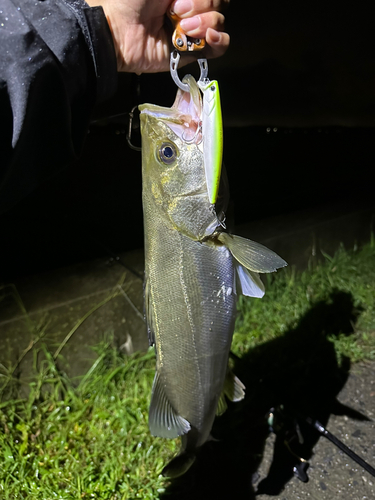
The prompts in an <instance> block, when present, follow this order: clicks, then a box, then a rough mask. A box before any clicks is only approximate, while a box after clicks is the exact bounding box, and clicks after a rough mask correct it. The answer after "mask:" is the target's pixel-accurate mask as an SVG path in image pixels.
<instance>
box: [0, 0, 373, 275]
mask: <svg viewBox="0 0 375 500" xmlns="http://www.w3.org/2000/svg"><path fill="white" fill-rule="evenodd" d="M374 14H375V8H374V3H373V2H355V3H354V2H353V1H351V2H349V3H348V2H346V3H342V2H340V3H339V2H338V1H336V0H334V1H328V2H327V1H326V2H323V1H314V2H296V1H288V2H286V1H275V0H270V1H262V2H251V1H249V0H247V1H235V0H233V1H232V3H231V5H230V7H229V9H228V10H227V12H226V18H227V30H228V32H229V33H230V35H231V47H230V49H229V51H228V53H227V54H226V55H225V56H224V57H222V58H220V59H218V60H215V61H210V62H209V77H210V78H211V79H217V80H218V81H219V84H220V89H221V96H222V108H223V118H224V125H225V131H224V141H225V143H224V160H225V164H226V167H227V170H228V176H229V180H230V184H231V193H232V198H233V200H234V206H235V218H236V222H237V223H244V222H247V221H251V220H260V219H262V218H265V217H270V216H272V215H276V214H278V215H279V214H282V213H290V212H294V211H298V210H301V209H303V208H305V207H314V206H319V205H321V204H324V203H329V202H335V201H343V200H348V202H349V201H350V203H354V204H355V202H356V200H358V202H360V200H362V199H363V198H369V199H371V198H372V197H373V188H372V184H371V182H370V179H371V178H372V170H373V168H374V165H375V162H374V160H375V154H374V142H375V141H374V139H375V128H374V127H375V112H374V111H375V43H374V42H375V34H374V19H375V16H374ZM197 69H198V66H197V65H196V64H194V65H190V66H189V67H187V68H182V69H181V70H180V77H181V78H182V76H183V74H184V73H185V72H193V74H194V73H197ZM138 88H139V89H140V94H138V93H137V89H138ZM175 92H176V87H175V85H174V83H173V82H172V80H171V78H170V76H169V74H167V73H166V74H159V75H142V76H140V77H136V76H135V75H121V77H120V79H119V89H118V92H117V94H116V96H115V97H114V98H113V99H112V100H111V101H110V102H107V103H105V104H104V105H102V106H101V107H100V108H98V109H97V110H96V113H95V117H94V119H95V120H96V121H95V123H93V124H92V126H91V128H90V133H89V135H88V137H87V140H86V145H85V148H84V151H83V153H82V156H81V158H80V160H79V161H77V162H76V163H75V164H74V165H70V166H68V167H67V168H66V170H65V171H63V172H61V173H60V174H59V175H58V176H57V177H55V178H53V179H50V180H48V181H47V182H45V183H44V184H43V185H41V186H40V188H39V189H38V190H37V191H35V192H34V193H32V194H31V195H30V196H28V197H27V198H26V199H24V200H23V201H22V202H20V203H19V204H18V205H17V206H15V207H14V208H13V209H12V210H10V211H8V212H7V213H5V214H2V215H1V216H0V234H1V242H2V244H1V249H0V282H1V281H2V280H8V279H13V278H15V277H17V276H20V275H25V274H31V273H36V272H41V271H45V270H48V269H53V268H56V267H61V266H64V265H67V264H70V263H74V262H78V261H84V260H88V259H91V258H94V257H98V256H103V254H104V253H105V252H104V251H103V248H102V246H101V245H103V244H104V245H105V246H108V247H109V248H111V249H112V250H113V251H115V252H121V251H125V250H129V249H133V248H140V247H142V243H143V232H142V231H143V228H142V206H141V158H140V153H138V152H135V151H132V150H131V149H130V148H129V147H128V146H127V144H126V140H125V132H126V128H127V117H126V116H125V117H120V118H113V119H108V118H107V117H108V116H111V115H115V114H118V113H125V112H128V111H130V109H131V107H132V106H134V105H135V104H139V103H142V102H153V103H155V104H160V105H166V106H170V105H171V104H172V103H173V100H174V97H175ZM97 120H99V121H97ZM137 139H138V138H137V137H135V138H134V141H135V142H136V141H137Z"/></svg>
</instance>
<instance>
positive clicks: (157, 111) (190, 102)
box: [139, 75, 203, 144]
mask: <svg viewBox="0 0 375 500" xmlns="http://www.w3.org/2000/svg"><path fill="white" fill-rule="evenodd" d="M182 81H183V83H186V84H187V85H189V89H190V91H189V92H185V91H184V90H182V89H178V91H177V95H176V99H175V101H174V103H173V105H172V107H171V108H165V107H163V106H156V105H154V104H142V105H141V106H139V110H140V112H141V114H147V115H150V116H153V117H154V118H158V119H161V120H163V122H164V123H165V124H166V125H168V127H169V128H170V129H171V130H172V131H173V132H174V133H175V134H176V135H177V136H178V137H179V138H180V139H181V140H182V141H184V142H186V143H188V144H200V143H201V142H202V107H203V106H202V97H201V93H200V90H199V87H198V85H197V82H196V81H195V79H194V77H193V76H192V75H186V76H185V77H184V78H183V80H182Z"/></svg>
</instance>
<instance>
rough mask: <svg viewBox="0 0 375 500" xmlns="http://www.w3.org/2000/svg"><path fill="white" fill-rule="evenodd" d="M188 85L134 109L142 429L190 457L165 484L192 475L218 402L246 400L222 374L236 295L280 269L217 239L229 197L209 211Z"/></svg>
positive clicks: (259, 250)
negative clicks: (145, 414) (145, 380)
mask: <svg viewBox="0 0 375 500" xmlns="http://www.w3.org/2000/svg"><path fill="white" fill-rule="evenodd" d="M186 81H187V82H188V84H189V86H190V93H184V92H181V91H179V92H178V94H177V97H176V101H175V104H174V105H173V106H172V108H162V107H158V106H153V105H148V104H145V105H142V106H140V110H141V131H142V176H143V211H144V231H145V310H146V318H147V324H148V330H149V336H150V343H151V344H154V345H155V349H156V375H155V380H154V385H153V390H152V397H151V404H150V413H149V426H150V431H151V433H152V434H153V435H156V436H160V437H165V438H174V437H177V436H179V435H182V436H183V452H184V453H186V456H187V457H188V460H187V461H186V464H187V465H186V464H185V465H182V466H180V464H179V466H178V471H177V472H176V471H172V472H170V474H169V475H179V474H180V473H181V472H184V471H185V470H186V468H187V467H188V466H190V465H191V463H192V459H191V457H192V456H193V455H194V453H195V451H196V450H197V449H198V448H199V447H200V446H201V445H202V444H204V442H205V441H206V440H207V439H208V437H209V434H210V431H211V427H212V424H213V421H214V418H215V414H216V413H217V411H218V406H219V411H221V410H222V409H223V408H224V406H225V403H224V396H223V394H224V392H225V394H226V395H227V397H228V398H229V399H231V400H234V401H236V400H240V399H242V397H243V396H244V386H243V385H242V384H241V382H240V381H239V380H238V379H236V377H235V376H234V375H232V374H231V373H230V372H229V371H228V369H227V366H228V357H229V352H230V346H231V341H232V336H233V331H234V321H235V312H236V301H237V294H236V286H237V288H238V289H239V291H241V289H242V292H244V293H246V294H247V295H253V296H256V294H257V293H258V292H259V289H262V284H261V282H260V280H259V278H258V277H257V275H256V274H255V273H256V272H258V271H259V272H270V271H274V270H275V269H276V268H277V267H281V266H283V265H285V262H284V261H283V260H282V259H280V257H278V256H277V255H276V254H274V253H273V252H271V251H269V250H268V249H265V247H262V246H261V245H258V244H254V245H255V247H254V246H252V245H250V246H249V243H248V241H249V240H244V239H243V238H239V237H233V236H231V235H227V234H225V233H223V232H222V225H223V224H222V220H223V219H224V210H225V206H226V202H227V193H225V192H224V193H223V192H221V195H219V200H218V202H217V203H216V206H215V209H214V207H213V206H212V205H211V203H210V201H209V197H208V192H207V185H206V177H205V172H204V155H203V151H202V137H201V136H200V134H201V127H200V116H201V111H202V103H201V97H200V92H199V89H198V87H197V85H196V82H195V80H194V79H193V78H192V77H188V78H187V79H186ZM221 191H223V190H221ZM250 243H252V242H250ZM237 254H238V255H237ZM259 255H260V258H259ZM239 269H241V272H239ZM254 271H255V272H254ZM239 283H240V286H238V284H239ZM241 283H242V286H241ZM246 283H247V285H246ZM246 286H248V287H250V289H251V290H250V289H246ZM254 290H255V293H254ZM259 293H263V292H262V290H260V292H259ZM258 296H260V295H258Z"/></svg>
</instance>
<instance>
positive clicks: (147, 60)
mask: <svg viewBox="0 0 375 500" xmlns="http://www.w3.org/2000/svg"><path fill="white" fill-rule="evenodd" d="M86 1H87V3H88V4H89V5H90V7H94V6H99V5H101V6H102V7H103V9H104V12H105V15H106V17H107V19H108V23H109V25H110V28H111V31H112V36H113V41H114V45H115V50H116V57H117V69H118V71H126V72H133V73H137V74H141V73H156V72H159V71H168V70H169V57H170V52H171V33H170V31H169V30H168V29H166V28H165V14H166V13H167V11H168V9H170V8H172V10H173V11H174V12H175V13H176V14H177V15H178V16H179V17H180V18H181V19H183V21H181V27H182V28H183V29H184V31H185V32H186V34H187V35H188V36H191V37H194V38H205V39H206V47H205V49H204V51H203V53H202V55H203V54H204V56H205V57H208V58H213V57H219V56H221V55H222V54H224V52H225V51H226V50H227V48H228V45H229V35H228V34H227V33H225V32H224V31H223V29H224V16H223V14H221V13H220V12H219V10H220V9H221V8H222V7H223V6H224V5H225V4H227V3H229V0H175V1H174V2H173V3H172V4H171V3H170V0H86ZM194 60H195V57H194V56H186V57H185V56H184V57H183V58H181V62H180V65H181V66H182V65H184V64H187V63H189V62H192V61H194Z"/></svg>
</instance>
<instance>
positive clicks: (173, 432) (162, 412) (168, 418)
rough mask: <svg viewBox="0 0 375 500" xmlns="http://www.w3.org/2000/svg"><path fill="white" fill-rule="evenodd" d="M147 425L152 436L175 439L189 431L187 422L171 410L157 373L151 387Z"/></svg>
mask: <svg viewBox="0 0 375 500" xmlns="http://www.w3.org/2000/svg"><path fill="white" fill-rule="evenodd" d="M148 425H149V428H150V432H151V434H152V435H153V436H159V437H162V438H168V439H172V438H176V437H178V436H181V435H182V434H186V433H187V432H189V431H190V424H189V422H188V421H187V420H186V419H185V418H183V417H181V416H180V415H178V414H177V413H176V412H175V410H174V409H173V408H172V405H171V404H170V402H169V400H168V398H167V396H166V394H165V391H164V387H163V385H162V383H161V380H160V376H159V373H158V372H156V373H155V378H154V384H153V386H152V394H151V404H150V411H149V416H148Z"/></svg>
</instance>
